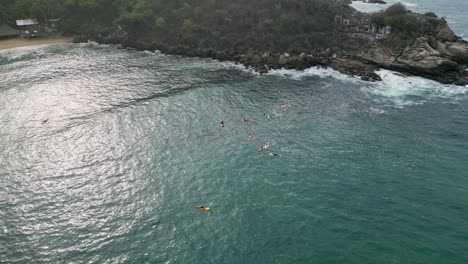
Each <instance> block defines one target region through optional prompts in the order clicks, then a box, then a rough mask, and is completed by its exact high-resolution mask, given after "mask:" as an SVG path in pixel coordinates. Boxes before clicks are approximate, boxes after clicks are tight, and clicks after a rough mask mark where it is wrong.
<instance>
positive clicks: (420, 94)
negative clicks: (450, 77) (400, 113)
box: [362, 70, 468, 107]
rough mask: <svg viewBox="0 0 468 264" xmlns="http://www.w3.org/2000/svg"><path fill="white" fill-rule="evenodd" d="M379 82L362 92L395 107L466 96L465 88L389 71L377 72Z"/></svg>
mask: <svg viewBox="0 0 468 264" xmlns="http://www.w3.org/2000/svg"><path fill="white" fill-rule="evenodd" d="M377 74H378V75H379V76H380V77H381V78H382V81H381V82H376V83H375V84H371V85H367V86H364V87H363V88H362V89H363V91H364V92H366V93H369V94H371V95H373V96H375V95H377V98H376V99H377V100H380V101H385V102H389V103H392V104H393V105H394V106H397V107H404V106H407V105H418V104H424V103H425V102H427V101H428V100H431V99H434V98H445V99H448V98H450V99H460V98H463V97H466V95H468V85H467V86H456V85H445V84H441V83H438V82H435V81H432V80H429V79H425V78H421V77H407V76H403V75H401V74H399V73H396V72H393V71H389V70H379V71H377Z"/></svg>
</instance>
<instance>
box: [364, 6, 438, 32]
mask: <svg viewBox="0 0 468 264" xmlns="http://www.w3.org/2000/svg"><path fill="white" fill-rule="evenodd" d="M372 20H373V22H374V23H376V24H377V25H379V26H391V27H392V30H393V32H395V33H400V34H406V35H408V37H411V38H414V37H417V36H423V35H434V34H436V33H437V29H438V28H439V26H440V25H441V24H442V23H444V21H443V20H441V19H439V18H437V16H436V15H435V14H434V13H426V14H424V15H419V14H415V13H412V12H411V11H408V10H407V9H406V7H405V6H404V5H402V4H400V3H397V4H394V5H392V6H390V7H388V8H387V9H386V10H385V11H384V12H379V13H376V14H373V16H372Z"/></svg>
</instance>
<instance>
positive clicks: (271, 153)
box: [268, 152, 280, 157]
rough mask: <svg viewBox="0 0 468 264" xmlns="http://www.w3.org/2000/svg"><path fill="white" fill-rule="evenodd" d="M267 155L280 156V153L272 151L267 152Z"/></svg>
mask: <svg viewBox="0 0 468 264" xmlns="http://www.w3.org/2000/svg"><path fill="white" fill-rule="evenodd" d="M268 155H269V156H272V157H279V156H280V154H277V153H273V152H270V153H268Z"/></svg>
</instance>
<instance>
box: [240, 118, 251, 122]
mask: <svg viewBox="0 0 468 264" xmlns="http://www.w3.org/2000/svg"><path fill="white" fill-rule="evenodd" d="M241 121H242V122H250V121H252V120H250V119H248V118H242V119H241Z"/></svg>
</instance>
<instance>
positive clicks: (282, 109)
mask: <svg viewBox="0 0 468 264" xmlns="http://www.w3.org/2000/svg"><path fill="white" fill-rule="evenodd" d="M287 111H288V108H286V106H285V105H283V106H282V107H281V112H283V113H286V112H287Z"/></svg>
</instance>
